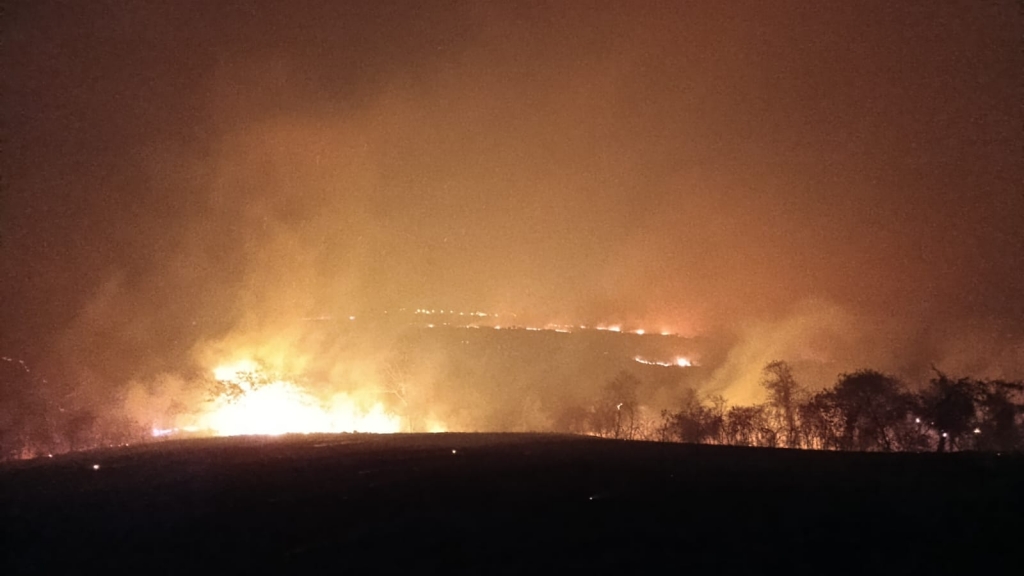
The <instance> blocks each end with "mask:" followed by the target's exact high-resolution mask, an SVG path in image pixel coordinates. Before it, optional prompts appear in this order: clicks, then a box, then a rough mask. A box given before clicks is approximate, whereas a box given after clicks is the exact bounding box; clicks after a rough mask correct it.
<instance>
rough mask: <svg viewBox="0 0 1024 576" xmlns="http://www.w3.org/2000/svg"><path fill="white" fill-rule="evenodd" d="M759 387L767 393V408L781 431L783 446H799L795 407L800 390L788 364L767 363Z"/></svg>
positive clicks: (778, 362) (781, 362) (779, 361)
mask: <svg viewBox="0 0 1024 576" xmlns="http://www.w3.org/2000/svg"><path fill="white" fill-rule="evenodd" d="M761 386H763V387H764V388H765V389H766V390H767V391H768V406H769V407H770V408H771V410H772V412H773V413H774V416H775V418H776V419H778V420H779V422H780V424H781V426H780V428H781V429H782V439H783V441H784V444H785V446H787V447H789V448H797V447H799V445H800V429H799V427H798V426H797V406H798V404H799V398H800V395H801V392H802V390H801V388H800V386H799V384H797V382H796V379H795V378H793V370H792V368H790V366H789V364H788V363H786V362H783V361H781V360H775V361H773V362H769V363H768V364H767V365H766V366H765V367H764V377H763V379H762V380H761Z"/></svg>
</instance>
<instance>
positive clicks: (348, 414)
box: [199, 360, 402, 436]
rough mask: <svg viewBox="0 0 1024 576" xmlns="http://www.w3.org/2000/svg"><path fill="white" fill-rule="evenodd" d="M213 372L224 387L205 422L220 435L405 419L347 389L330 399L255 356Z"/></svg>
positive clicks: (390, 424) (391, 423) (351, 427)
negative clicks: (274, 371)
mask: <svg viewBox="0 0 1024 576" xmlns="http://www.w3.org/2000/svg"><path fill="white" fill-rule="evenodd" d="M213 376H214V379H215V380H217V381H218V382H220V383H222V384H224V391H223V392H222V393H221V394H220V395H219V396H218V397H217V398H215V399H214V400H213V402H212V405H211V409H210V410H209V411H208V412H206V413H205V414H204V415H203V416H202V417H201V418H200V426H199V427H200V428H203V429H207V430H210V431H211V432H212V433H213V434H214V435H216V436H239V435H248V434H254V435H278V434H289V433H299V434H310V433H316V432H334V433H336V432H373V433H394V432H399V431H400V430H401V427H402V426H401V419H400V418H399V417H398V416H396V415H394V414H391V413H389V412H388V411H387V409H386V408H385V407H384V405H383V404H381V403H379V402H377V403H373V404H371V405H369V406H365V405H362V404H360V403H359V402H357V401H356V400H355V399H353V398H352V397H350V396H348V395H345V394H338V395H335V396H333V397H332V398H330V399H329V400H327V401H324V400H321V399H320V398H318V397H316V396H314V395H313V394H311V393H310V392H309V391H307V390H305V389H304V388H302V387H301V386H299V385H297V384H295V383H294V382H291V381H289V380H285V379H281V378H276V377H273V376H270V375H268V374H266V373H265V372H264V371H263V370H262V369H261V368H260V366H259V365H258V364H257V363H256V362H253V361H251V360H243V361H240V362H236V363H234V364H228V365H223V366H218V367H217V368H215V369H214V370H213Z"/></svg>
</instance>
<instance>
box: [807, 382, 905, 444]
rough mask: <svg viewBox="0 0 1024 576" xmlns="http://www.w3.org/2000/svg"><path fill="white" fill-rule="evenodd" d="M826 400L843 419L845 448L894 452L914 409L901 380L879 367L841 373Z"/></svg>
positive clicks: (842, 433) (841, 436)
mask: <svg viewBox="0 0 1024 576" xmlns="http://www.w3.org/2000/svg"><path fill="white" fill-rule="evenodd" d="M823 399H825V400H831V401H832V402H833V403H834V408H835V411H836V412H838V414H839V416H840V418H841V427H842V429H841V435H840V449H842V450H882V451H885V452H891V451H893V450H894V449H895V448H896V447H897V446H898V444H897V442H898V438H899V436H900V433H899V430H900V428H901V427H902V426H904V425H906V424H907V421H908V419H909V417H910V414H911V413H912V411H913V408H914V400H913V396H912V395H911V394H909V393H908V392H907V391H906V390H905V388H904V386H903V383H902V382H901V381H900V380H899V379H897V378H896V377H894V376H890V375H888V374H882V373H881V372H878V371H875V370H858V371H856V372H853V373H852V374H842V375H840V376H839V380H838V381H837V382H836V385H835V388H834V389H833V391H832V393H831V394H827V395H825V396H824V397H823Z"/></svg>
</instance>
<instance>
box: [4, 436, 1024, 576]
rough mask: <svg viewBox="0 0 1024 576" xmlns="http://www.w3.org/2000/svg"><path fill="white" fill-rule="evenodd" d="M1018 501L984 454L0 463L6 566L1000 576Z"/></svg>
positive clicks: (371, 455) (609, 446) (318, 449)
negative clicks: (990, 571)
mask: <svg viewBox="0 0 1024 576" xmlns="http://www.w3.org/2000/svg"><path fill="white" fill-rule="evenodd" d="M453 450H454V451H455V452H454V453H453ZM94 463H98V464H99V465H100V469H99V470H93V469H92V465H93V464H94ZM1022 487H1024V461H1022V459H1021V458H1020V457H1010V456H996V455H980V454H952V455H935V454H918V455H915V454H893V455H887V454H837V453H814V452H804V451H785V450H765V449H744V448H732V447H712V446H687V445H668V444H656V443H631V442H617V441H608V440H599V439H592V438H577V437H571V436H554V435H512V434H509V435H497V434H487V435H471V434H440V435H396V436H350V435H340V436H308V437H283V438H271V439H259V438H236V439H210V440H183V441H174V442H165V443H160V444H153V445H149V446H139V447H131V448H125V449H121V450H116V451H100V452H91V453H80V454H71V455H67V456H63V457H60V458H54V459H52V460H51V459H46V460H37V461H32V462H21V463H14V464H9V465H5V466H3V467H0V515H2V516H0V517H2V519H3V523H2V530H3V533H2V539H0V541H3V542H5V543H6V544H4V545H3V550H4V551H3V557H2V562H3V565H0V572H3V573H14V572H44V573H52V572H61V571H63V572H74V573H83V572H85V571H87V570H88V571H90V572H91V571H93V570H94V569H103V570H105V571H106V572H107V573H109V572H111V571H112V572H133V573H146V574H154V573H184V572H193V570H194V569H199V570H201V571H204V572H206V571H215V572H219V573H225V572H236V571H237V572H252V571H263V570H269V571H273V572H277V573H282V572H285V573H296V572H297V573H302V572H313V571H317V572H320V571H321V570H322V569H324V568H326V569H328V570H329V571H331V572H338V571H345V572H353V573H367V572H369V571H380V572H387V573H395V572H400V571H405V570H408V569H413V570H417V571H426V572H432V571H441V572H454V571H461V570H466V571H472V572H482V573H498V572H501V571H509V572H523V571H531V572H536V571H542V572H553V571H559V572H566V571H568V572H569V573H579V572H582V571H590V572H595V571H596V572H616V573H622V572H623V571H625V572H645V573H651V572H652V571H662V570H664V571H670V572H672V573H677V572H679V571H680V570H690V569H698V570H701V571H714V572H719V573H721V572H734V571H750V570H754V571H757V572H764V571H767V570H770V569H783V570H786V571H787V572H793V571H806V572H814V573H845V572H848V573H864V572H867V571H869V570H870V571H875V572H879V573H900V574H910V573H920V572H925V571H927V572H929V573H937V572H948V573H960V574H963V573H980V572H979V571H980V570H984V569H985V568H986V566H991V567H992V568H998V569H1000V570H999V571H1001V572H1002V571H1006V570H1009V568H1010V566H1009V563H1010V561H1011V553H1012V551H1013V550H1014V546H1015V544H1019V543H1021V542H1022V540H1024V507H1022V499H1021V490H1022ZM1011 572H1012V571H1011Z"/></svg>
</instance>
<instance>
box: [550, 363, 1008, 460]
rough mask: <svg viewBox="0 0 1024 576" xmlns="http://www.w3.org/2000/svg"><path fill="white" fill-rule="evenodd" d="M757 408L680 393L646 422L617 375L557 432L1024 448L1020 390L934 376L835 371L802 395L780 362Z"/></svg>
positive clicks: (631, 386)
mask: <svg viewBox="0 0 1024 576" xmlns="http://www.w3.org/2000/svg"><path fill="white" fill-rule="evenodd" d="M761 386H762V387H763V388H764V390H765V392H766V396H767V399H766V400H765V401H764V402H763V403H761V404H755V405H750V406H730V405H728V404H727V402H726V401H725V399H724V398H723V397H721V396H718V395H701V394H699V393H697V392H696V391H695V390H687V391H686V392H685V393H684V394H683V397H682V399H681V400H680V402H679V403H678V404H677V406H676V408H675V409H672V410H665V411H662V413H661V414H660V416H659V415H651V414H649V413H647V412H646V411H645V409H644V408H643V407H642V406H641V404H640V402H639V398H638V390H639V389H640V388H641V382H640V381H639V380H638V379H637V378H636V377H635V376H634V375H632V374H630V373H628V372H623V373H620V374H619V375H618V376H616V377H615V378H614V379H613V380H611V381H610V382H609V383H608V384H607V385H606V386H605V387H604V389H603V393H602V395H601V397H600V398H598V399H596V400H595V402H594V403H593V404H591V405H590V406H583V407H576V408H572V409H569V410H566V411H565V412H563V413H562V414H561V417H560V418H559V419H558V422H557V427H558V428H559V429H561V430H562V431H569V432H574V433H582V434H592V435H598V436H605V437H610V438H623V439H642V440H659V441H674V442H688V443H698V444H728V445H734V446H762V447H772V448H805V449H815V450H852V451H881V452H895V451H907V452H920V451H932V450H934V451H938V452H945V451H953V450H985V451H996V452H1002V451H1014V450H1021V449H1022V447H1024V426H1022V417H1024V383H1022V382H1019V381H1005V380H981V379H975V378H951V377H949V376H947V375H946V374H944V373H942V372H940V371H938V370H935V376H934V377H933V378H931V380H929V382H928V383H927V384H926V385H925V386H923V387H922V388H921V389H919V390H911V389H910V388H909V387H908V386H907V384H906V383H905V382H904V381H902V380H900V379H899V378H897V377H895V376H892V375H889V374H883V373H881V372H878V371H875V370H858V371H856V372H852V373H849V374H841V375H840V376H839V377H838V379H837V380H836V382H835V383H834V384H833V385H832V386H830V387H827V388H825V389H822V390H819V391H816V392H810V391H809V390H807V389H806V388H805V387H803V386H802V385H801V384H800V383H799V382H797V380H796V379H795V378H794V377H793V371H792V369H791V367H790V366H789V364H787V363H786V362H781V361H776V362H771V363H769V364H768V365H766V366H765V367H764V372H763V378H762V380H761Z"/></svg>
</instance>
